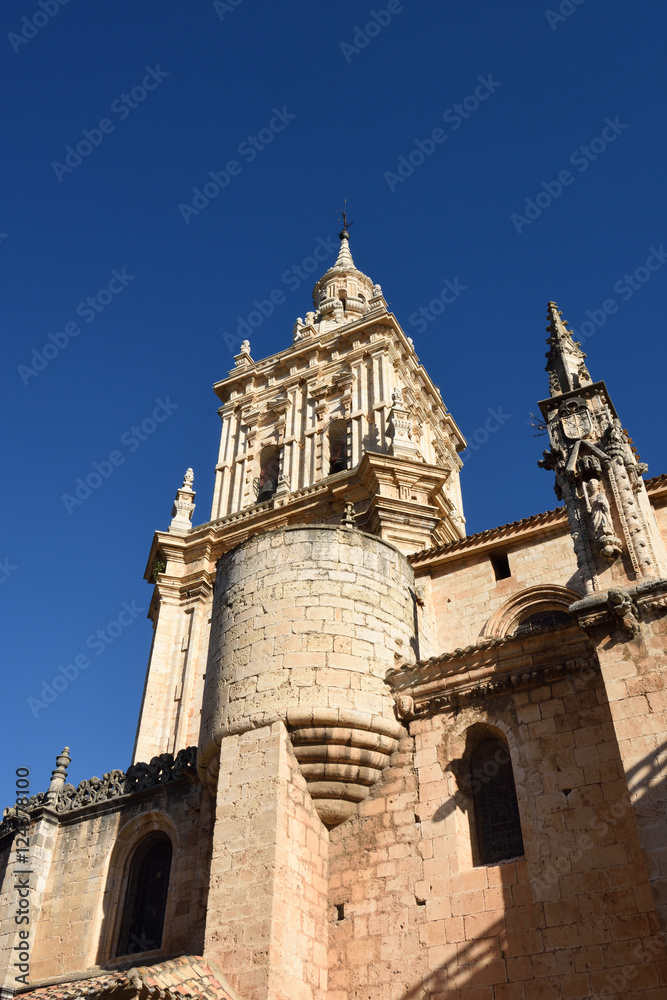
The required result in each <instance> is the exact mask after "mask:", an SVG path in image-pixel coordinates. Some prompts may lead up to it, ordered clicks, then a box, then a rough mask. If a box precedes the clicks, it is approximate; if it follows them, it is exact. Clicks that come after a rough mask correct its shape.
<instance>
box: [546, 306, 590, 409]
mask: <svg viewBox="0 0 667 1000" xmlns="http://www.w3.org/2000/svg"><path fill="white" fill-rule="evenodd" d="M562 317H563V314H562V313H561V311H560V310H559V308H558V306H557V305H556V303H555V302H549V303H548V305H547V320H548V322H549V325H548V327H547V333H548V334H549V338H548V339H547V344H548V345H549V352H548V354H547V355H546V358H547V367H546V369H545V370H546V371H547V372H548V373H549V393H550V395H551V396H559V395H561V393H564V392H570V391H571V390H572V389H580V388H581V387H582V386H584V385H590V384H591V377H590V375H589V374H588V369H587V368H586V364H585V361H584V359H585V357H586V355H585V354H584V352H583V351H582V350H581V344H580V343H579V342H578V341H575V340H572V334H571V332H570V331H569V330H568V329H567V320H564V319H563V318H562Z"/></svg>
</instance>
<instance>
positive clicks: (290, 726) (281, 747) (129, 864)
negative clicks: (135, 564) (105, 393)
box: [0, 230, 667, 1000]
mask: <svg viewBox="0 0 667 1000" xmlns="http://www.w3.org/2000/svg"><path fill="white" fill-rule="evenodd" d="M313 304H314V311H309V312H307V313H306V319H305V322H303V321H302V320H301V319H299V320H297V323H296V324H295V327H294V331H293V335H292V343H291V345H290V346H288V347H287V348H286V349H284V350H282V351H280V352H279V353H277V354H275V355H273V356H272V357H270V358H268V359H265V360H264V361H254V360H253V358H252V356H251V353H250V345H249V344H248V343H247V342H245V343H244V344H243V345H242V348H241V351H240V353H239V355H238V356H237V357H236V358H235V367H234V370H233V371H232V372H231V373H230V375H229V377H228V378H226V379H224V380H222V381H221V382H218V383H216V386H215V391H216V393H217V395H218V398H219V399H220V401H221V403H222V406H221V409H220V411H219V412H220V416H221V418H222V440H221V449H220V455H219V459H218V464H217V467H216V487H215V496H214V502H213V511H212V519H211V521H209V522H207V523H205V524H202V525H195V526H193V525H192V513H193V510H194V490H193V487H192V484H193V476H192V472H191V470H188V472H187V473H186V477H185V480H184V483H183V486H182V487H181V488H180V489H179V490H178V492H177V496H176V501H175V504H174V508H173V514H172V517H173V520H172V522H171V525H170V526H169V529H168V530H166V531H159V532H157V533H156V535H155V538H154V541H153V546H152V549H151V553H150V557H149V562H148V566H147V569H146V578H147V580H148V581H149V582H150V583H151V584H152V585H153V587H154V594H153V600H152V602H151V609H150V613H149V617H150V618H151V619H152V621H153V625H154V629H155V636H154V642H153V647H152V652H151V659H150V663H149V666H148V671H147V677H146V688H145V692H144V699H143V703H142V708H141V715H140V720H139V726H138V730H137V742H136V746H135V750H134V758H133V759H134V763H133V764H132V765H131V766H130V767H129V768H128V769H127V771H121V770H114V771H110V772H109V773H107V774H105V775H103V777H102V778H101V779H100V778H91V779H89V780H88V781H84V782H81V783H80V784H79V786H78V788H74V787H73V786H72V785H70V784H67V781H66V779H67V768H68V766H69V763H70V756H69V750H68V749H67V748H65V750H64V751H63V753H62V754H60V755H59V756H58V757H57V759H56V768H55V769H54V771H53V774H52V778H51V783H50V785H49V787H48V789H47V790H46V791H45V792H44V793H41V794H40V795H37V796H35V797H34V798H32V799H31V800H29V801H28V802H27V803H19V804H18V806H17V808H14V809H10V810H8V811H7V813H6V816H5V819H4V821H3V823H2V825H1V826H0V885H1V888H2V911H1V912H2V917H0V921H1V922H0V972H1V975H2V978H1V979H0V987H1V989H2V995H3V997H9V996H12V995H14V994H15V993H16V992H17V991H18V992H24V993H26V995H27V996H28V997H31V998H33V1000H62V998H64V997H72V998H74V997H78V996H84V995H86V996H103V995H104V994H106V993H119V992H120V993H122V996H123V998H125V997H127V998H128V1000H129V998H131V997H137V998H138V997H142V998H145V997H147V996H148V995H149V994H150V995H152V994H153V993H155V994H156V995H159V996H160V997H162V998H163V1000H170V998H171V995H172V994H173V996H174V998H176V997H178V996H181V997H182V996H183V995H187V996H192V997H202V998H203V997H206V998H208V1000H211V998H219V1000H538V998H539V1000H542V998H549V997H554V998H578V997H581V998H584V997H593V996H600V997H615V998H619V1000H620V998H622V1000H663V998H665V997H667V961H666V956H665V949H664V940H663V938H664V935H665V933H666V932H667V843H666V841H665V832H664V831H665V821H666V819H667V781H666V771H665V767H666V765H667V683H666V681H665V664H666V662H667V579H665V578H664V577H665V576H667V572H666V570H665V566H666V556H665V547H664V538H665V536H666V535H667V476H660V477H658V478H657V479H653V480H650V481H648V482H647V483H644V481H643V479H642V475H643V473H644V472H645V467H644V466H643V465H642V464H641V463H640V462H639V461H638V458H637V456H636V454H635V452H634V451H633V449H632V446H631V442H630V440H629V438H628V436H627V434H626V432H625V431H623V430H622V427H621V424H620V423H619V420H618V417H617V414H616V412H615V410H614V408H613V405H612V403H611V400H610V397H609V394H608V392H607V389H606V387H605V385H604V383H603V382H593V381H592V380H591V377H590V375H589V373H588V369H587V368H586V365H585V358H584V355H583V353H582V352H581V349H580V347H579V345H577V344H575V343H574V342H573V341H572V338H571V336H570V334H569V332H568V331H567V327H566V324H565V323H564V321H563V320H562V318H561V315H560V313H559V312H558V310H557V308H556V306H555V304H554V303H550V304H549V307H548V308H549V328H548V332H549V340H548V345H549V354H548V365H547V370H548V372H549V386H550V392H551V395H550V397H549V399H547V400H544V401H543V402H542V403H541V404H540V405H541V408H542V413H543V416H544V420H545V423H546V426H547V428H548V431H549V435H550V442H551V447H550V450H549V451H548V452H547V453H546V454H545V456H544V458H543V460H542V462H541V463H540V464H541V465H542V466H543V467H544V468H547V469H549V470H551V471H553V472H554V475H555V482H556V492H557V495H558V497H559V499H561V500H562V501H563V505H562V506H560V507H557V508H556V509H555V510H553V511H548V512H546V513H543V514H536V515H535V516H534V517H530V518H526V519H524V520H522V521H517V522H515V523H513V524H509V525H504V526H502V527H500V528H492V529H490V530H488V531H484V532H481V533H479V534H477V535H473V536H468V537H466V536H465V534H464V528H463V523H464V522H463V513H462V507H461V498H460V493H459V486H458V475H459V469H460V460H459V458H458V456H457V452H458V451H460V450H461V449H462V448H463V447H464V441H463V439H462V437H461V435H460V433H459V432H458V430H457V428H456V424H455V423H454V421H453V419H452V417H451V416H450V415H449V413H448V412H447V410H446V409H445V407H444V404H443V403H442V400H441V399H440V396H439V393H438V392H437V390H436V389H435V387H434V386H433V384H432V383H431V381H430V379H429V378H428V375H427V374H426V373H425V372H424V370H423V369H422V367H421V366H420V365H419V362H418V359H417V358H416V356H415V354H414V350H413V348H412V344H411V343H410V341H409V340H408V338H406V337H405V335H404V334H403V332H402V330H401V328H400V326H399V324H398V322H397V321H396V319H395V318H394V317H393V316H392V315H391V314H390V313H389V312H388V311H387V306H386V302H385V300H384V298H383V296H382V292H381V289H380V288H379V286H378V285H375V284H373V282H372V281H371V279H370V278H368V277H367V276H366V275H364V274H363V273H362V272H360V271H359V270H358V269H357V268H356V266H355V265H354V263H353V260H352V257H351V254H350V248H349V234H348V233H347V231H346V230H344V231H343V233H342V234H341V251H340V254H339V257H338V260H337V261H336V264H335V265H334V266H333V267H332V268H331V269H330V270H329V271H327V273H326V274H325V275H324V276H323V277H322V278H321V279H320V280H319V281H318V282H317V283H316V285H315V289H314V292H313ZM536 474H537V473H536ZM73 741H74V736H73ZM184 747H185V748H187V749H182V748H184ZM485 747H486V748H487V751H488V750H489V747H491V748H493V747H495V748H496V751H497V753H496V757H492V756H489V753H488V752H487V754H486V757H484V760H485V764H484V768H482V769H480V768H478V767H477V766H476V764H475V761H476V760H479V759H482V758H481V757H480V756H479V753H480V750H483V749H484V748H485ZM498 752H501V753H502V759H501V758H500V757H498ZM142 761H149V762H150V763H148V764H146V763H141V762H142ZM501 765H502V766H501ZM501 771H502V775H503V776H504V777H503V779H502V782H501V781H500V774H501ZM508 788H509V789H510V791H511V802H510V797H508V796H509V792H508ZM490 791H493V795H491V796H489V795H488V794H487V793H489V792H490ZM489 802H491V803H492V807H489ZM508 803H510V805H511V808H510V805H508ZM513 815H518V822H519V825H520V830H519V833H520V836H518V837H516V836H515V837H514V839H512V840H511V843H512V844H513V845H514V846H513V847H512V849H511V852H510V853H509V854H508V853H507V852H505V853H504V854H502V853H501V854H500V855H499V856H500V857H502V860H500V861H498V860H495V861H494V862H493V863H489V862H488V861H485V860H484V858H485V853H484V833H485V830H486V832H488V829H490V827H489V824H491V825H492V826H493V825H494V824H495V826H493V829H494V830H495V832H496V833H498V831H500V832H499V833H498V836H499V837H500V839H501V840H502V836H503V829H504V827H503V824H505V827H507V825H508V823H509V819H508V817H511V816H513ZM513 822H514V821H513ZM21 838H23V840H22V839H21ZM151 838H153V839H152V840H151ZM156 838H157V839H156ZM26 839H27V841H28V854H25V852H24V851H23V848H24V847H25V843H24V841H25V840H26ZM167 840H168V842H169V844H170V845H171V849H172V861H171V868H170V872H169V883H168V885H169V892H168V896H167V903H166V909H165V911H164V922H163V932H162V939H161V941H162V943H161V945H160V946H159V947H152V948H151V949H148V950H144V951H141V950H139V951H137V950H136V949H135V952H134V953H133V954H119V949H121V947H122V944H123V942H124V941H125V940H126V939H127V935H125V936H123V935H122V934H121V931H122V928H123V927H124V926H125V925H126V923H127V921H126V914H127V913H129V912H130V911H131V909H132V907H133V906H135V905H139V904H137V902H136V900H137V898H138V897H137V896H136V894H135V895H134V896H133V895H132V893H133V891H134V890H133V888H132V887H133V886H135V885H136V878H135V874H136V873H135V867H133V866H134V865H135V859H136V858H138V857H142V856H143V855H141V850H142V845H146V844H149V845H150V844H151V843H161V844H164V843H165V842H166V841H167ZM519 850H521V852H522V853H520V854H517V851H519ZM24 857H25V858H28V857H29V860H30V866H31V867H30V876H29V877H30V878H31V879H32V881H31V882H30V888H31V904H32V911H31V913H32V918H31V919H32V923H31V928H30V937H29V944H30V954H31V958H30V979H29V982H28V983H26V982H22V983H21V982H17V980H16V978H15V976H16V972H15V970H14V968H13V966H12V956H13V955H14V954H15V953H17V951H18V953H22V952H21V948H23V947H24V944H23V939H21V938H20V936H19V927H18V925H17V924H16V923H15V920H14V914H15V913H16V912H17V909H16V908H17V906H18V896H17V891H18V890H17V883H16V881H15V880H16V871H17V866H18V865H20V864H23V861H21V860H20V859H21V858H24ZM146 877H147V878H148V876H146ZM144 944H145V942H144V943H143V944H142V943H141V941H139V942H138V943H137V948H141V947H143V946H144Z"/></svg>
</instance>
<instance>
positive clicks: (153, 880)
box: [116, 833, 172, 956]
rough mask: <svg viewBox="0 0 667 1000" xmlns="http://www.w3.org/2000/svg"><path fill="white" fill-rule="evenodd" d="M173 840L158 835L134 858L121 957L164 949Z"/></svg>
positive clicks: (122, 935)
mask: <svg viewBox="0 0 667 1000" xmlns="http://www.w3.org/2000/svg"><path fill="white" fill-rule="evenodd" d="M171 855H172V848H171V840H170V839H169V837H168V836H167V835H166V834H165V833H155V834H153V835H151V836H150V837H147V838H146V840H143V841H142V842H141V843H140V844H139V846H138V848H137V849H136V851H135V852H134V855H133V857H132V861H131V862H130V871H129V878H128V884H127V893H126V896H125V908H124V912H123V923H122V926H121V931H120V939H119V942H118V949H117V952H116V954H117V955H119V956H120V955H137V954H139V953H140V952H144V951H154V950H156V949H157V948H160V947H161V945H162V932H163V929H164V914H165V910H166V907H167V894H168V891H169V874H170V871H171Z"/></svg>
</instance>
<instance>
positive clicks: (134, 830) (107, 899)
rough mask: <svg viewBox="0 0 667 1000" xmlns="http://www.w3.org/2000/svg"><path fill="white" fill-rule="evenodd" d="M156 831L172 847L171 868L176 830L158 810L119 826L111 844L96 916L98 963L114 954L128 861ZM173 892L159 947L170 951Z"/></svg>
mask: <svg viewBox="0 0 667 1000" xmlns="http://www.w3.org/2000/svg"><path fill="white" fill-rule="evenodd" d="M155 833H164V834H166V835H167V836H168V837H169V839H170V841H171V847H172V862H171V864H172V872H173V866H174V861H175V859H176V857H177V855H178V847H179V840H178V832H177V829H176V826H175V825H174V823H173V822H172V820H171V818H170V817H169V816H167V815H166V814H165V813H163V812H159V811H158V810H151V811H150V812H146V813H141V814H140V815H138V816H135V817H134V818H133V819H131V820H129V821H128V822H127V823H125V825H124V826H122V827H121V828H120V830H119V831H118V834H117V835H116V839H115V841H114V844H113V847H112V848H111V850H110V852H109V857H108V862H107V870H106V882H105V887H104V892H103V893H102V895H101V898H100V906H99V912H98V919H97V920H96V929H97V933H96V935H95V937H96V940H97V941H98V942H99V943H98V946H97V957H96V961H97V964H98V965H101V964H102V962H108V961H109V960H112V959H114V958H115V957H116V955H115V951H116V946H117V944H118V939H119V935H120V931H121V925H122V921H123V910H124V904H125V899H126V895H127V886H128V880H129V875H130V862H131V860H132V857H133V856H134V854H135V852H136V850H137V848H138V847H139V846H140V844H142V843H143V841H144V840H146V839H147V838H149V837H150V836H151V835H153V834H155ZM173 908H174V902H173V894H170V895H169V896H168V897H167V908H166V911H165V916H164V933H163V939H162V946H161V948H160V951H161V952H162V951H169V947H168V942H169V934H170V928H171V927H173V926H174V924H173V920H174V913H173Z"/></svg>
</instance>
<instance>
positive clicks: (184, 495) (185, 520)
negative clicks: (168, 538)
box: [169, 469, 197, 533]
mask: <svg viewBox="0 0 667 1000" xmlns="http://www.w3.org/2000/svg"><path fill="white" fill-rule="evenodd" d="M194 478H195V477H194V472H193V471H192V469H187V470H186V473H185V475H184V476H183V485H182V486H181V488H180V489H179V490H177V492H176V499H175V500H174V506H173V507H172V511H171V524H170V525H169V530H170V531H172V532H177V533H183V532H185V531H191V530H192V515H193V514H194V510H195V506H196V504H195V503H194V499H195V497H196V496H197V494H196V493H195V491H194V490H193V489H192V484H193V482H194Z"/></svg>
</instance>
